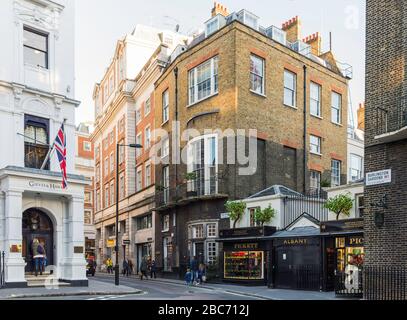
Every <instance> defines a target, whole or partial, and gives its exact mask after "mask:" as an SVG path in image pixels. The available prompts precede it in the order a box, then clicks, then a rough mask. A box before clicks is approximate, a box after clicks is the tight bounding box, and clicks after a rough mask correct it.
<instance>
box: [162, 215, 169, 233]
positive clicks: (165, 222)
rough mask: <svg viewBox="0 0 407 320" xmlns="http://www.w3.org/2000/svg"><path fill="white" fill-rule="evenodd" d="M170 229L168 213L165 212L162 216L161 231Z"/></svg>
mask: <svg viewBox="0 0 407 320" xmlns="http://www.w3.org/2000/svg"><path fill="white" fill-rule="evenodd" d="M168 230H170V215H169V214H166V215H164V216H163V230H162V231H168Z"/></svg>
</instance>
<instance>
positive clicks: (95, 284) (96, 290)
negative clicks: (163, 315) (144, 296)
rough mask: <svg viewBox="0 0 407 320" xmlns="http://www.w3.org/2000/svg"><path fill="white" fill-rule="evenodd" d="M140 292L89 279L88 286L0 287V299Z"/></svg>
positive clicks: (139, 292) (139, 291)
mask: <svg viewBox="0 0 407 320" xmlns="http://www.w3.org/2000/svg"><path fill="white" fill-rule="evenodd" d="M141 293H143V291H141V290H138V289H134V288H131V287H127V286H118V287H115V285H114V283H106V282H102V281H97V280H92V279H89V287H59V288H58V289H47V288H22V289H0V300H6V299H22V298H39V297H63V296H69V297H72V296H95V295H133V294H141Z"/></svg>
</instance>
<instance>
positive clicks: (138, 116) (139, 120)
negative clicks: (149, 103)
mask: <svg viewBox="0 0 407 320" xmlns="http://www.w3.org/2000/svg"><path fill="white" fill-rule="evenodd" d="M140 122H141V108H138V109H137V110H136V124H139V123H140Z"/></svg>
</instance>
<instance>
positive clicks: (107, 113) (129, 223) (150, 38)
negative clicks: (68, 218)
mask: <svg viewBox="0 0 407 320" xmlns="http://www.w3.org/2000/svg"><path fill="white" fill-rule="evenodd" d="M185 40H186V37H184V36H182V35H180V34H175V33H174V32H170V31H162V30H158V29H155V28H151V27H147V26H143V25H137V26H136V28H135V29H134V31H133V32H132V33H131V34H128V35H126V36H125V37H124V38H123V39H122V40H120V41H118V42H117V46H116V50H115V53H114V56H113V59H112V61H111V63H110V65H109V67H108V68H107V70H106V73H105V75H104V77H103V79H102V81H101V82H100V83H98V84H96V85H95V89H94V101H95V130H94V132H93V133H92V142H93V144H94V146H95V186H94V194H95V225H96V246H97V263H98V266H99V267H101V266H102V265H103V262H104V261H105V260H106V259H107V258H108V257H112V258H113V262H114V263H115V261H114V256H115V245H116V243H115V239H116V237H115V234H116V231H115V224H116V210H115V209H116V194H115V193H116V181H115V179H116V166H117V164H116V146H117V144H120V145H121V147H120V148H119V169H118V170H119V199H120V203H119V226H118V228H119V243H118V246H119V265H121V261H122V260H123V258H124V257H127V258H129V259H131V260H132V261H133V262H134V266H135V268H136V269H137V267H138V266H139V260H140V259H141V257H142V256H152V257H154V213H153V212H152V208H153V207H154V204H153V203H154V192H155V187H154V180H155V179H154V178H155V176H154V167H153V165H152V163H151V162H150V160H149V151H150V146H151V145H152V132H153V130H154V125H155V122H154V114H155V112H154V109H155V108H154V107H155V103H154V95H153V92H154V82H155V81H156V80H157V78H158V77H159V75H160V74H161V70H162V68H163V67H164V66H163V65H162V63H163V62H162V61H165V60H166V59H168V55H169V53H170V52H172V51H173V50H174V48H175V46H176V45H177V44H179V43H184V41H185ZM135 143H138V144H141V145H143V149H137V150H135V149H133V148H131V147H127V146H125V145H129V144H135Z"/></svg>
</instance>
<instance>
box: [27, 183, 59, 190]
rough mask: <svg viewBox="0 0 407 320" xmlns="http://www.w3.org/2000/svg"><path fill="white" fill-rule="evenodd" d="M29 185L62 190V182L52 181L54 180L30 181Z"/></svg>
mask: <svg viewBox="0 0 407 320" xmlns="http://www.w3.org/2000/svg"><path fill="white" fill-rule="evenodd" d="M28 185H29V186H30V187H31V188H43V189H49V190H62V186H61V184H58V183H52V182H37V181H29V182H28Z"/></svg>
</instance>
